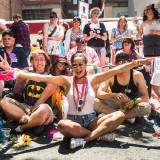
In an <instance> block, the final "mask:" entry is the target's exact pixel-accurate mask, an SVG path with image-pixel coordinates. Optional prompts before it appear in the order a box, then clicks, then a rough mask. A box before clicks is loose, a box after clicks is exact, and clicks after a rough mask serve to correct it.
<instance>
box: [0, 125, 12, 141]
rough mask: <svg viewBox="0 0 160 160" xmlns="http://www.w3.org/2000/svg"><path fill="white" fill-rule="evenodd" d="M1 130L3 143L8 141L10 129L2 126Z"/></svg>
mask: <svg viewBox="0 0 160 160" xmlns="http://www.w3.org/2000/svg"><path fill="white" fill-rule="evenodd" d="M1 131H2V137H3V143H8V140H9V138H10V133H11V129H10V128H2V129H1Z"/></svg>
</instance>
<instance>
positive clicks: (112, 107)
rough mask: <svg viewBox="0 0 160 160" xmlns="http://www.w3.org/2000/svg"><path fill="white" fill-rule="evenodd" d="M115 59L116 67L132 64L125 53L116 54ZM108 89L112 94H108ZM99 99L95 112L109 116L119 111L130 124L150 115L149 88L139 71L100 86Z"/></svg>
mask: <svg viewBox="0 0 160 160" xmlns="http://www.w3.org/2000/svg"><path fill="white" fill-rule="evenodd" d="M115 58H116V59H115V62H116V63H115V64H116V66H120V65H122V64H125V63H129V62H130V61H129V55H128V54H127V53H124V52H121V53H118V54H116V57H115ZM138 66H139V65H137V66H136V67H138ZM108 87H110V89H111V91H112V92H111V93H107V92H106V90H107V89H108ZM97 98H99V99H96V100H95V103H94V110H95V111H97V112H98V113H100V112H102V113H106V114H109V113H112V112H115V111H116V110H117V109H119V110H121V111H123V112H124V114H125V118H126V119H127V120H128V121H129V122H130V123H134V121H135V118H136V117H143V116H144V115H150V110H151V105H150V104H149V103H148V101H149V96H148V92H147V87H146V84H145V80H144V77H143V75H142V73H140V72H139V71H135V70H132V69H131V70H127V71H125V72H121V73H119V74H117V75H115V76H113V77H111V78H110V79H108V80H107V81H105V82H104V83H102V84H101V85H100V87H99V90H98V92H97Z"/></svg>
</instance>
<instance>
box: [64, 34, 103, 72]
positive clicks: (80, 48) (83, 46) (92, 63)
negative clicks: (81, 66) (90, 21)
mask: <svg viewBox="0 0 160 160" xmlns="http://www.w3.org/2000/svg"><path fill="white" fill-rule="evenodd" d="M76 44H77V46H75V47H74V48H72V49H71V50H69V52H68V54H67V59H68V61H70V60H71V57H72V55H73V54H75V53H76V52H81V53H83V54H84V55H85V56H86V57H87V60H88V62H87V74H94V68H96V67H98V66H100V61H99V57H98V55H97V53H96V52H95V50H94V49H93V48H91V47H89V46H87V42H86V40H85V39H84V38H83V37H82V36H80V37H77V38H76Z"/></svg>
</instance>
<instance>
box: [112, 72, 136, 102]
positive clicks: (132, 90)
mask: <svg viewBox="0 0 160 160" xmlns="http://www.w3.org/2000/svg"><path fill="white" fill-rule="evenodd" d="M110 88H111V90H112V92H113V93H124V94H126V95H127V96H128V97H129V98H131V99H134V98H138V94H139V92H138V87H137V86H136V85H135V83H134V80H133V70H130V80H129V83H128V84H127V85H121V84H119V83H118V80H117V76H114V83H113V85H112V86H111V87H110Z"/></svg>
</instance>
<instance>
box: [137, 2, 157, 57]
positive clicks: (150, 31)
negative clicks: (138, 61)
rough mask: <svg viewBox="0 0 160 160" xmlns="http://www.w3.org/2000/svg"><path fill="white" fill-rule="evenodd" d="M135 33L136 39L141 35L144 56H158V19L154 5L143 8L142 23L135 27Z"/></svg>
mask: <svg viewBox="0 0 160 160" xmlns="http://www.w3.org/2000/svg"><path fill="white" fill-rule="evenodd" d="M136 23H138V21H136ZM137 31H138V34H137V35H136V37H137V38H138V39H139V38H141V36H142V35H143V45H144V47H143V51H144V56H149V57H150V56H151V57H153V56H160V18H159V13H158V10H157V9H156V8H155V6H154V4H149V5H147V6H146V7H145V9H144V11H143V22H142V24H141V25H140V26H138V27H137Z"/></svg>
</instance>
